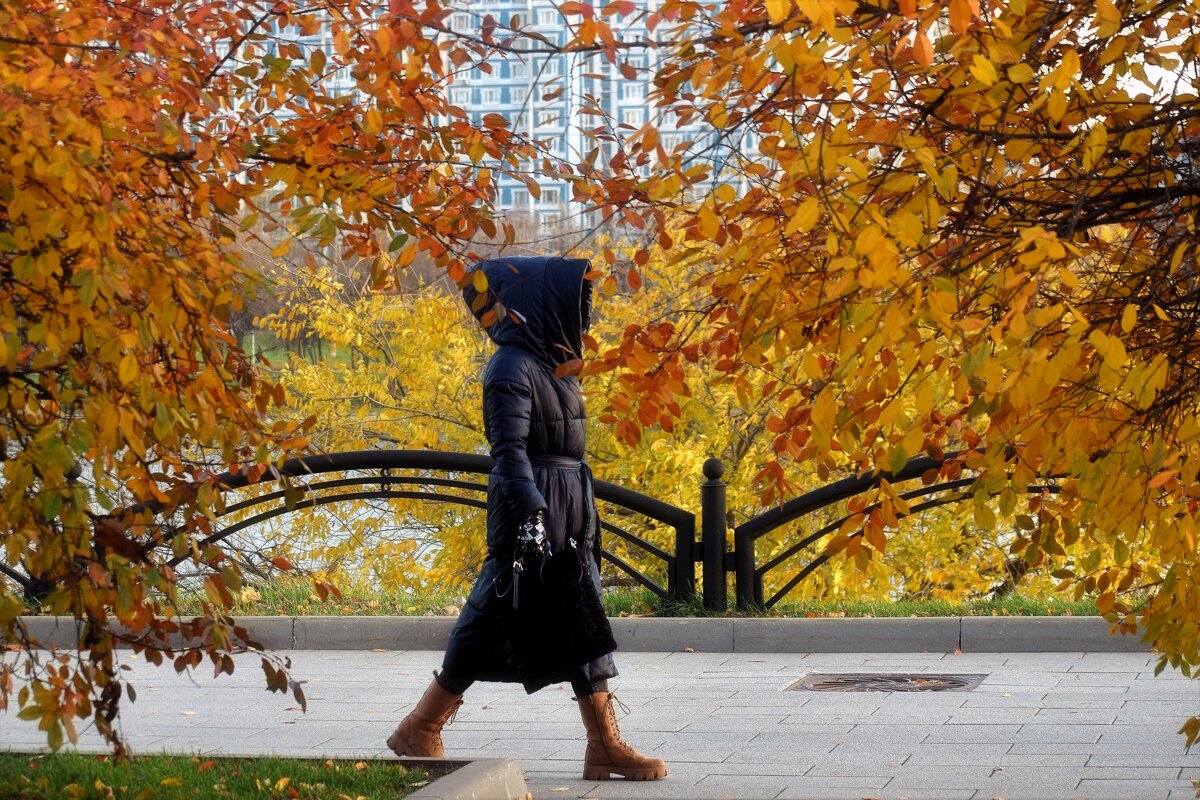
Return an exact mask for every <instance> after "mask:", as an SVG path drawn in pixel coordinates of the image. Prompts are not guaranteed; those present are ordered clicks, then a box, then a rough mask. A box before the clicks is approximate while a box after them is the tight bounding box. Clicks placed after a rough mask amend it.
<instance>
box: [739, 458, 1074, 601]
mask: <svg viewBox="0 0 1200 800" xmlns="http://www.w3.org/2000/svg"><path fill="white" fill-rule="evenodd" d="M970 482H971V483H974V480H972V481H970ZM955 483H958V481H955ZM1059 491H1061V489H1060V487H1058V486H1050V485H1046V486H1030V487H1029V488H1028V489H1027V490H1026V494H1040V493H1041V492H1050V493H1051V494H1057V493H1058V492H1059ZM971 497H972V495H971V494H970V493H963V494H960V495H957V496H955V497H942V498H938V499H937V500H927V501H926V502H924V503H918V504H917V505H915V506H912V507H911V508H909V510H908V513H907V514H900V515H898V516H897V517H896V519H897V520H900V519H904V518H905V517H910V516H913V515H914V514H917V513H920V512H922V511H928V510H929V509H931V508H940V507H941V506H948V505H951V504H952V503H961V502H962V501H964V500H968V499H970V498H971ZM843 521H845V520H844V519H843V520H839V521H838V522H835V523H833V524H832V526H829V525H827V526H826V529H830V530H826V535H828V533H830V532H831V531H832V530H836V529H837V526H840V525H841V523H842V522H843ZM859 536H862V531H858V532H856V533H854V534H851V536H850V538H851V539H853V538H856V537H859ZM832 557H833V553H828V552H826V553H822V554H821V555H819V556H817V557H816V558H815V559H813V560H812V561H811V562H810V563H809V564H807V565H806V566H805V567H804V568H803V569H801V570H800V572H798V573H796V574H795V575H793V576H792V579H791V580H789V581H788V582H787V583H786V584H784V585H783V588H781V589H780V590H779V591H777V592H775V594H773V595H771V599H770V600H769V601H767V602H766V603H764V604H763V607H764V608H771V607H772V606H774V605H775V604H776V603H778V602H779V601H780V600H781V599H783V597H784V595H786V594H787V593H788V592H790V591H791V590H792V589H794V588H796V584H798V583H800V581H802V580H804V579H805V578H807V577H808V576H809V575H810V574H811V573H812V571H813V570H815V569H816V568H817V567H819V566H821V565H822V564H824V563H825V562H826V561H828V560H829V559H830V558H832ZM764 571H765V570H764ZM755 578H756V583H757V582H759V581H761V580H762V573H761V572H760V573H756V575H755ZM759 585H760V586H761V584H759Z"/></svg>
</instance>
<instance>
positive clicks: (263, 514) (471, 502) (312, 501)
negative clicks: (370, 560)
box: [167, 490, 487, 567]
mask: <svg viewBox="0 0 1200 800" xmlns="http://www.w3.org/2000/svg"><path fill="white" fill-rule="evenodd" d="M391 499H396V500H432V501H434V502H438V503H456V504H458V505H463V506H472V507H473V508H485V509H486V508H487V502H486V501H484V500H476V499H475V498H473V497H457V496H455V495H449V494H432V493H430V492H392V491H384V490H376V491H370V492H347V493H346V494H333V495H328V496H326V497H310V498H308V499H306V500H301V501H300V502H299V503H297V504H296V505H294V506H292V507H291V508H288V507H287V506H280V507H278V508H272V509H268V510H266V511H260V512H259V513H257V514H255V515H254V516H252V517H247V518H246V519H243V520H239V521H238V522H236V523H235V524H233V525H230V526H229V527H228V528H224V529H222V530H220V531H217V532H216V533H214V534H212V535H211V536H206V537H205V538H204V539H202V540H201V541H200V544H199V546H200V547H207V546H208V545H210V544H216V543H217V542H219V541H221V540H222V539H224V538H225V537H227V536H231V535H233V534H235V533H237V532H238V531H240V530H243V529H245V528H248V527H250V526H251V525H257V524H258V523H260V522H266V521H267V520H269V519H274V518H275V517H281V516H283V515H284V514H290V513H291V512H293V511H297V510H299V509H302V508H316V507H317V506H327V505H330V504H331V503H342V502H346V501H349V500H391ZM189 558H191V554H190V553H189V554H187V555H182V556H176V557H175V558H173V559H171V560H170V561H168V562H167V564H169V565H170V566H172V567H174V566H175V565H177V564H180V563H182V562H183V561H186V560H187V559H189Z"/></svg>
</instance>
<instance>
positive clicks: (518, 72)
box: [508, 60, 529, 78]
mask: <svg viewBox="0 0 1200 800" xmlns="http://www.w3.org/2000/svg"><path fill="white" fill-rule="evenodd" d="M508 74H509V75H511V76H512V77H514V78H528V77H529V65H528V64H526V63H525V62H524V61H516V60H513V61H510V62H508Z"/></svg>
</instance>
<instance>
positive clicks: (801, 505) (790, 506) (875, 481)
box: [734, 453, 960, 539]
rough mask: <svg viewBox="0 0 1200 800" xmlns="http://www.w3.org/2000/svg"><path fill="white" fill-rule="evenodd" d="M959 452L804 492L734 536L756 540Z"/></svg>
mask: <svg viewBox="0 0 1200 800" xmlns="http://www.w3.org/2000/svg"><path fill="white" fill-rule="evenodd" d="M958 455H960V453H948V454H947V455H946V457H945V458H942V459H937V458H930V457H929V456H922V457H920V458H914V459H911V460H910V461H909V462H908V463H907V464H905V465H904V468H903V469H901V470H900V471H899V472H895V473H892V472H869V473H867V474H865V475H854V476H851V477H849V478H843V479H842V480H840V481H834V482H833V483H830V484H827V485H825V486H822V487H821V488H819V489H814V490H812V491H811V492H806V493H805V494H802V495H800V496H799V497H797V498H794V499H792V500H789V501H787V502H786V503H784V504H783V505H782V506H779V507H777V508H773V509H771V510H770V511H767V512H764V513H762V514H759V515H758V516H757V517H754V518H753V519H751V520H748V521H746V522H743V523H742V524H741V525H739V526H737V528H735V529H734V536H735V537H745V538H749V539H758V538H759V537H761V536H765V535H766V534H768V533H770V532H771V531H773V530H774V529H775V528H778V527H780V526H782V525H786V524H787V523H789V522H791V521H792V520H794V519H797V518H799V517H802V516H804V515H805V514H809V513H811V512H813V511H816V510H817V509H819V508H824V507H825V506H828V505H832V504H833V503H836V502H838V501H839V500H847V499H849V498H851V497H853V496H854V495H856V494H861V493H862V492H865V491H866V490H868V489H872V488H874V487H876V486H878V485H879V483H880V482H881V481H885V480H886V481H891V482H892V483H900V482H901V481H907V480H912V479H913V478H917V477H920V476H921V475H922V474H924V473H925V472H926V471H927V470H930V469H934V468H941V466H942V465H943V464H945V463H946V462H947V461H950V460H952V459H953V458H955V457H956V456H958Z"/></svg>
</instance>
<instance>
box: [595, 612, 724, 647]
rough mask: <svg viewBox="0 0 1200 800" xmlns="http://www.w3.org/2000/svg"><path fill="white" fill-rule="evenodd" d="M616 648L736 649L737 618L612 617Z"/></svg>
mask: <svg viewBox="0 0 1200 800" xmlns="http://www.w3.org/2000/svg"><path fill="white" fill-rule="evenodd" d="M609 621H610V623H611V624H612V629H613V637H614V638H615V639H616V640H617V649H618V650H626V651H634V652H637V651H653V652H675V653H678V652H683V651H687V650H688V649H689V648H690V649H691V650H693V651H695V652H697V653H731V652H733V645H734V633H733V626H734V622H735V620H732V619H707V618H703V617H700V618H689V617H661V618H654V617H638V618H636V619H632V618H626V617H617V618H615V619H612V620H609Z"/></svg>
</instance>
